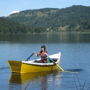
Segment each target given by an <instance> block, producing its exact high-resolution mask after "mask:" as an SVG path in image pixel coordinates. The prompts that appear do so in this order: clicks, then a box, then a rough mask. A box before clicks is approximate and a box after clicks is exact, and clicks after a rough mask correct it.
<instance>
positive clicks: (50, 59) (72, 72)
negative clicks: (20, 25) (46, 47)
mask: <svg viewBox="0 0 90 90" xmlns="http://www.w3.org/2000/svg"><path fill="white" fill-rule="evenodd" d="M46 56H47V58H48V59H49V60H50V62H51V61H52V62H53V63H54V64H56V63H55V61H53V60H52V59H51V58H50V57H49V56H48V55H46ZM56 66H57V67H58V68H59V69H60V70H61V71H62V72H69V73H78V72H72V71H65V70H64V69H63V68H62V67H60V66H59V65H58V64H56Z"/></svg>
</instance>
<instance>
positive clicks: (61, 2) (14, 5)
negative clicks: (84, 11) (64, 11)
mask: <svg viewBox="0 0 90 90" xmlns="http://www.w3.org/2000/svg"><path fill="white" fill-rule="evenodd" d="M72 5H84V6H90V0H0V16H7V15H9V14H11V13H15V12H18V11H23V10H27V9H40V8H66V7H70V6H72Z"/></svg>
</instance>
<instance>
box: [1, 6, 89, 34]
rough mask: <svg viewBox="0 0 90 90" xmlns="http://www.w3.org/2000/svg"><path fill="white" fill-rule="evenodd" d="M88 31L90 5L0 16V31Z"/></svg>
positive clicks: (27, 11)
mask: <svg viewBox="0 0 90 90" xmlns="http://www.w3.org/2000/svg"><path fill="white" fill-rule="evenodd" d="M59 31H90V7H89V6H88V7H87V6H80V5H79V6H72V7H68V8H63V9H57V8H44V9H37V10H26V11H21V12H19V13H15V14H11V15H10V16H8V17H6V18H2V17H1V18H0V33H27V34H28V33H43V32H59Z"/></svg>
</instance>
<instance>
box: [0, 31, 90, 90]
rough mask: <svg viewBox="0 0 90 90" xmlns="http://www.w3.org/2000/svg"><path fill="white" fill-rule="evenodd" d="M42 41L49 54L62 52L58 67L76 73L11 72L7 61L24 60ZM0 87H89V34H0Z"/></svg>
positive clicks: (62, 89) (34, 89)
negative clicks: (20, 73)
mask: <svg viewBox="0 0 90 90" xmlns="http://www.w3.org/2000/svg"><path fill="white" fill-rule="evenodd" d="M42 44H45V45H46V46H47V50H48V53H49V54H54V53H57V52H60V51H61V52H62V57H61V60H62V61H61V64H60V65H61V66H62V68H64V69H65V70H68V71H72V72H78V73H70V72H60V71H59V70H58V71H56V72H43V73H28V74H22V75H19V74H16V73H15V74H12V73H11V71H10V69H9V66H8V60H25V59H26V58H27V57H28V56H29V55H30V54H31V53H32V52H34V51H36V52H39V51H40V46H41V45H42ZM35 58H36V57H34V56H33V57H32V58H31V59H35ZM0 89H1V90H90V34H88V33H87V34H86V33H82V34H81V33H65V32H64V33H55V34H43V35H42V34H41V35H39V34H35V35H12V36H8V35H7V36H6V35H5V36H2V35H0Z"/></svg>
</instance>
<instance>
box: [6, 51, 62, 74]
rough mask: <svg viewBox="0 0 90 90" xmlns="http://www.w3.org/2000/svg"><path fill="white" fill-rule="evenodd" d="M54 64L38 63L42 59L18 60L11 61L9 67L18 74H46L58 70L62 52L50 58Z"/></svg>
mask: <svg viewBox="0 0 90 90" xmlns="http://www.w3.org/2000/svg"><path fill="white" fill-rule="evenodd" d="M49 57H50V58H51V59H52V60H54V62H55V64H54V63H53V62H50V63H39V62H36V61H40V59H36V60H30V61H16V60H9V61H8V63H9V66H10V69H11V72H16V73H30V72H44V71H54V70H57V69H58V67H57V64H59V63H60V57H61V52H59V53H56V54H53V55H50V56H49Z"/></svg>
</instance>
